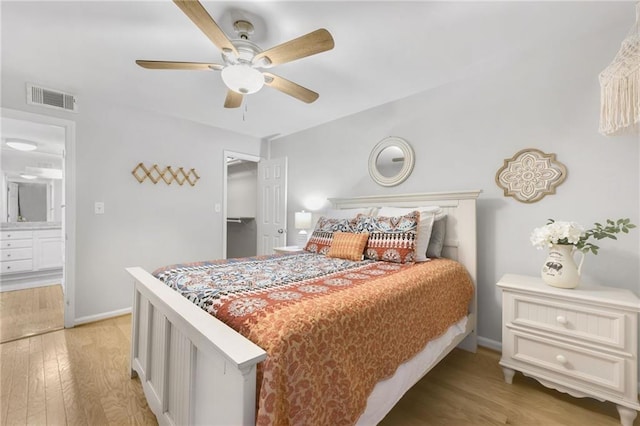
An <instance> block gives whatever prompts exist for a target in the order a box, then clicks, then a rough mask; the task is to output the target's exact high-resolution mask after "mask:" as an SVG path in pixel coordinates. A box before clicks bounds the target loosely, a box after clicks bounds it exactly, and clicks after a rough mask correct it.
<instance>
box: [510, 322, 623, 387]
mask: <svg viewBox="0 0 640 426" xmlns="http://www.w3.org/2000/svg"><path fill="white" fill-rule="evenodd" d="M512 337H513V340H512V341H511V344H512V350H513V353H512V354H511V356H510V358H511V359H513V360H515V361H518V362H522V363H525V364H527V365H529V366H532V367H538V368H540V369H544V370H546V371H549V372H553V373H560V374H561V375H563V376H565V377H566V379H562V378H561V377H558V376H556V381H557V382H559V383H562V382H563V381H564V382H565V383H566V384H569V385H573V386H575V385H576V381H579V382H580V383H578V384H579V385H581V386H584V385H585V384H587V385H588V386H590V387H593V386H598V387H600V388H602V389H603V390H609V391H613V392H616V393H624V392H625V377H627V376H626V374H628V373H630V372H626V371H625V359H624V358H621V357H617V356H613V355H608V354H605V353H601V352H597V351H592V350H588V349H583V348H580V347H577V346H572V345H565V344H562V343H558V342H555V341H553V340H549V339H544V338H538V337H535V336H530V335H527V334H526V333H517V332H516V333H513V336H512Z"/></svg>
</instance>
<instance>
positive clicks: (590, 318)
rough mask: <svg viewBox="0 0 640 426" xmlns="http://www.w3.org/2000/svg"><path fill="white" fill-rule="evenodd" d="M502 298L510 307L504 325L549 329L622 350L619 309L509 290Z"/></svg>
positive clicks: (623, 324) (622, 318) (622, 327)
mask: <svg viewBox="0 0 640 426" xmlns="http://www.w3.org/2000/svg"><path fill="white" fill-rule="evenodd" d="M505 299H507V300H505V302H506V304H505V306H510V307H511V308H510V309H508V311H507V312H505V315H506V316H507V317H506V318H505V322H506V324H507V326H509V325H516V326H522V327H527V328H531V329H534V330H544V331H546V332H549V331H550V332H554V333H557V334H560V335H563V336H566V337H569V338H575V339H579V340H580V341H582V342H592V343H594V344H598V345H601V344H605V345H608V346H611V347H614V348H617V349H625V344H626V339H625V336H626V332H627V330H626V328H625V327H626V321H625V314H624V313H623V312H620V311H619V310H618V311H614V310H607V309H606V308H603V307H590V306H588V305H584V304H583V305H579V304H574V303H571V302H568V301H561V302H560V301H557V302H556V301H554V300H552V299H549V298H546V299H544V298H538V297H533V296H526V295H522V294H513V293H505Z"/></svg>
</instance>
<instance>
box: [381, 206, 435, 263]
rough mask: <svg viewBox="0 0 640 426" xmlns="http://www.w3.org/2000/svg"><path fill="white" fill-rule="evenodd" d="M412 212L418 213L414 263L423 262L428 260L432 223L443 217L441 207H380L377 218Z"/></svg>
mask: <svg viewBox="0 0 640 426" xmlns="http://www.w3.org/2000/svg"><path fill="white" fill-rule="evenodd" d="M414 210H418V211H419V212H420V222H418V232H417V233H416V262H425V261H427V260H429V258H428V257H427V248H428V247H429V240H430V239H431V231H432V229H433V222H434V221H435V220H436V219H440V218H442V217H444V212H443V210H442V208H441V207H438V206H425V207H414V208H406V207H380V209H379V210H378V213H377V216H402V215H405V214H407V213H410V212H412V211H414Z"/></svg>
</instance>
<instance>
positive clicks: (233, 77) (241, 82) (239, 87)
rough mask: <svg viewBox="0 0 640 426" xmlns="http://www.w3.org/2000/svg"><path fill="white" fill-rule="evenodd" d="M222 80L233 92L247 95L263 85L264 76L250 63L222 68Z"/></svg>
mask: <svg viewBox="0 0 640 426" xmlns="http://www.w3.org/2000/svg"><path fill="white" fill-rule="evenodd" d="M221 75H222V81H224V84H226V85H227V87H228V88H229V89H231V90H233V91H234V92H237V93H240V94H243V95H247V94H249V93H255V92H257V91H258V90H260V89H262V86H264V76H263V75H262V73H261V72H260V71H258V70H257V69H255V68H252V67H251V66H250V65H242V64H240V65H230V66H228V67H225V68H224V69H223V70H222V73H221Z"/></svg>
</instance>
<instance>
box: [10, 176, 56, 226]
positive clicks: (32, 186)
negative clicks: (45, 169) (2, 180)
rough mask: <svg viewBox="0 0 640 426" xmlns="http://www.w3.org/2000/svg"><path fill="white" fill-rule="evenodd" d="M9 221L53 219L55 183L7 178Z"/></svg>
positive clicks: (45, 220) (43, 220)
mask: <svg viewBox="0 0 640 426" xmlns="http://www.w3.org/2000/svg"><path fill="white" fill-rule="evenodd" d="M6 182H7V189H6V194H7V198H6V200H7V202H6V206H7V207H6V221H7V222H47V221H52V220H53V218H52V207H51V205H52V198H53V184H52V183H51V182H26V181H21V180H18V179H11V178H7V179H6Z"/></svg>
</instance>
